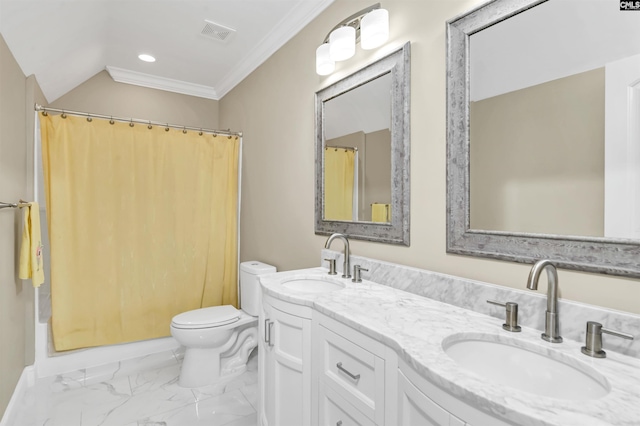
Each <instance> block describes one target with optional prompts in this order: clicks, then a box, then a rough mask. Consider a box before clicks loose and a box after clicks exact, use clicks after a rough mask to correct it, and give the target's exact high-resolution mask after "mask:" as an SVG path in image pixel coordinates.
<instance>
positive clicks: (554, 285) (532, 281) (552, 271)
mask: <svg viewBox="0 0 640 426" xmlns="http://www.w3.org/2000/svg"><path fill="white" fill-rule="evenodd" d="M543 269H546V270H547V311H546V316H545V323H544V333H542V339H544V340H546V341H547V342H551V343H560V342H562V337H560V332H559V327H558V321H559V315H558V271H557V270H556V266H555V265H554V264H553V263H551V261H550V260H540V261H538V262H536V264H535V265H533V268H531V272H530V273H529V279H528V280H527V288H528V289H529V290H537V289H538V279H539V278H540V274H541V273H542V270H543Z"/></svg>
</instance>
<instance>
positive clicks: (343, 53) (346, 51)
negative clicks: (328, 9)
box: [329, 25, 356, 61]
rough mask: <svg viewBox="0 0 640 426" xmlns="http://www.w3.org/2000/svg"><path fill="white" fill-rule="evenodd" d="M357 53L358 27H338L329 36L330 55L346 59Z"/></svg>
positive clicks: (335, 59) (342, 59)
mask: <svg viewBox="0 0 640 426" xmlns="http://www.w3.org/2000/svg"><path fill="white" fill-rule="evenodd" d="M355 53H356V29H355V28H353V27H350V26H348V25H346V26H344V27H340V28H337V29H335V30H333V31H332V32H331V35H330V36H329V56H330V57H331V59H332V60H333V61H344V60H345V59H349V58H350V57H352V56H353V55H355Z"/></svg>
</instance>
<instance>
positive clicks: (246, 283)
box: [240, 260, 277, 317]
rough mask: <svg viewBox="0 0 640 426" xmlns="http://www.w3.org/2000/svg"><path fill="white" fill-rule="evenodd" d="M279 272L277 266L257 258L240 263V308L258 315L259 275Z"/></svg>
mask: <svg viewBox="0 0 640 426" xmlns="http://www.w3.org/2000/svg"><path fill="white" fill-rule="evenodd" d="M273 272H277V270H276V267H275V266H273V265H267V264H266V263H262V262H258V261H255V260H252V261H249V262H242V263H241V264H240V308H241V309H242V310H243V311H244V312H246V313H247V314H249V315H252V316H254V317H257V316H258V314H259V312H260V303H261V300H260V294H261V292H260V283H259V282H258V275H264V274H271V273H273Z"/></svg>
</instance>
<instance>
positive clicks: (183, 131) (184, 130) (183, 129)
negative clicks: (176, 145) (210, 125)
mask: <svg viewBox="0 0 640 426" xmlns="http://www.w3.org/2000/svg"><path fill="white" fill-rule="evenodd" d="M182 133H184V134H185V135H186V134H187V128H186V127H183V128H182Z"/></svg>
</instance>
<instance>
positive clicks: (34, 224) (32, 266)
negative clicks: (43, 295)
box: [19, 202, 44, 287]
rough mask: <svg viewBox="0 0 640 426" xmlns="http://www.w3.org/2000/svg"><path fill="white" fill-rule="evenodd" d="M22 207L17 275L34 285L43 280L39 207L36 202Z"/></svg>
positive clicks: (38, 284) (36, 285) (38, 285)
mask: <svg viewBox="0 0 640 426" xmlns="http://www.w3.org/2000/svg"><path fill="white" fill-rule="evenodd" d="M23 208H24V228H23V230H22V246H21V247H20V271H19V277H20V278H22V279H23V280H26V279H29V278H31V283H32V284H33V286H34V287H40V284H42V283H43V282H44V267H43V264H42V240H41V238H40V207H38V203H35V202H34V203H29V206H28V207H23Z"/></svg>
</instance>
